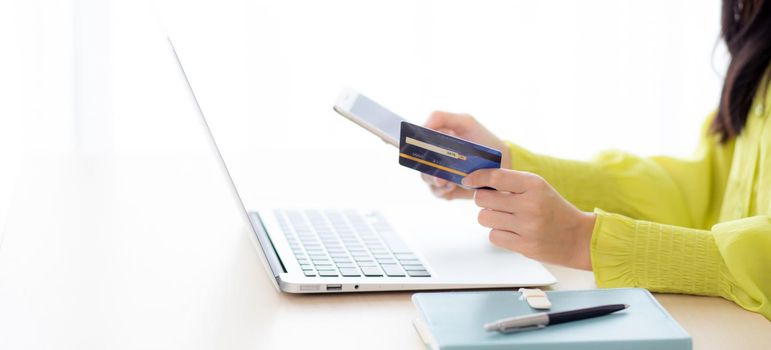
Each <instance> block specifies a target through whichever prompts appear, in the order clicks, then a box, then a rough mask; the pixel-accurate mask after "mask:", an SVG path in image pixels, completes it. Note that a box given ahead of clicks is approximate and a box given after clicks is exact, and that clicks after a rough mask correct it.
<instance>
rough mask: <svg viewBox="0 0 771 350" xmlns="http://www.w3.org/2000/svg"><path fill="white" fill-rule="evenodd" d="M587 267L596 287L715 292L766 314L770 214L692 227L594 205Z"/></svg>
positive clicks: (770, 291) (770, 307)
mask: <svg viewBox="0 0 771 350" xmlns="http://www.w3.org/2000/svg"><path fill="white" fill-rule="evenodd" d="M595 213H596V214H597V222H596V224H595V227H594V231H593V233H592V241H591V258H592V269H593V270H594V275H595V278H596V280H597V285H598V286H599V287H642V288H647V289H650V290H652V291H656V292H666V293H686V294H698V295H708V296H720V297H723V298H725V299H728V300H732V301H734V302H736V303H737V304H739V305H740V306H742V307H744V308H746V309H748V310H751V311H755V312H759V313H761V314H763V316H765V317H766V318H768V319H771V304H769V297H770V296H771V254H769V253H770V252H771V219H769V218H768V217H752V218H746V219H741V220H734V221H730V222H726V223H722V224H718V225H715V226H713V227H712V229H711V230H697V229H690V228H685V227H677V226H672V225H665V224H659V223H653V222H649V221H642V220H634V219H631V218H628V217H626V216H623V215H618V214H610V213H606V212H604V211H602V210H599V209H598V210H595Z"/></svg>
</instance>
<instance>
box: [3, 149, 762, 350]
mask: <svg viewBox="0 0 771 350" xmlns="http://www.w3.org/2000/svg"><path fill="white" fill-rule="evenodd" d="M209 165H210V163H208V162H202V161H200V159H197V158H195V157H193V158H186V157H156V158H148V157H135V158H128V157H123V158H118V159H116V158H105V157H69V156H67V157H63V156H55V157H54V156H52V157H30V158H28V160H27V163H26V165H25V167H24V169H23V170H22V180H21V183H20V184H19V186H18V187H17V189H16V190H17V191H16V196H15V198H14V200H13V202H12V206H11V212H10V213H9V221H8V223H7V230H6V232H5V235H4V240H3V242H2V246H0V348H2V349H53V348H56V349H268V348H301V347H304V348H309V347H312V346H319V347H322V348H331V347H333V346H334V347H335V348H338V349H347V348H362V347H366V348H383V349H394V348H397V349H419V348H421V347H422V344H421V343H420V341H419V339H418V337H417V335H416V333H415V331H414V330H413V328H412V324H411V321H412V319H413V318H414V317H415V310H414V309H413V306H412V304H411V302H410V293H377V294H346V295H303V296H296V295H287V294H282V293H279V292H277V291H276V290H275V289H274V288H273V286H272V285H271V282H270V280H269V279H268V276H267V275H266V273H265V271H264V269H263V266H262V265H261V262H260V261H259V260H258V256H257V254H256V253H255V252H254V251H253V248H252V246H251V244H250V242H249V239H248V237H247V236H246V232H245V230H244V229H243V227H242V226H241V225H240V222H239V218H240V217H239V216H238V215H239V214H238V211H236V210H234V209H235V207H234V205H233V202H232V201H231V200H230V197H229V195H228V193H227V188H226V187H225V184H224V181H223V180H222V178H221V177H220V176H219V174H218V173H217V171H216V168H213V167H211V166H209ZM550 269H551V271H552V272H553V273H554V274H555V275H556V276H557V278H558V279H559V281H560V282H559V284H557V285H556V286H555V287H554V288H555V289H585V288H593V287H594V281H593V277H592V275H591V273H588V272H582V271H575V270H570V269H566V268H561V267H550ZM657 298H658V300H659V301H660V302H661V303H662V304H663V305H664V306H665V307H666V308H667V310H669V312H671V313H672V315H673V316H674V317H675V319H677V321H678V322H680V324H682V325H683V327H685V329H686V330H687V331H688V332H689V333H690V334H691V335H692V336H693V339H694V345H695V346H694V348H695V349H728V348H735V349H761V348H768V345H769V344H771V323H770V322H769V321H767V320H765V319H764V318H763V317H761V316H760V315H757V314H754V313H751V312H748V311H745V310H743V309H741V308H739V307H738V306H736V305H734V304H733V303H731V302H728V301H725V300H722V299H718V298H706V297H694V296H682V295H657Z"/></svg>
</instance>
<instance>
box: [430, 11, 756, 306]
mask: <svg viewBox="0 0 771 350" xmlns="http://www.w3.org/2000/svg"><path fill="white" fill-rule="evenodd" d="M722 36H723V39H724V40H725V42H726V44H727V46H728V49H729V51H730V54H731V62H730V64H729V66H728V71H727V74H726V78H725V82H724V85H723V91H722V96H721V99H720V102H719V107H718V110H717V111H716V112H715V113H714V115H712V116H710V117H709V118H708V120H707V122H706V123H705V125H704V127H703V128H702V130H701V135H702V138H701V142H700V146H699V148H698V151H697V153H696V155H695V156H694V157H693V158H692V159H673V158H669V157H651V158H641V157H636V156H634V155H630V154H625V153H620V152H608V153H604V154H601V155H600V156H599V157H597V158H596V159H594V160H593V161H591V162H579V161H570V160H563V159H557V158H553V157H548V156H543V155H537V154H534V153H531V152H529V151H527V150H525V149H524V148H521V147H519V146H517V145H514V144H511V143H504V142H503V141H501V140H500V139H499V138H497V137H496V136H495V135H494V134H492V133H491V132H490V131H488V130H487V129H485V128H484V127H483V126H482V125H480V124H478V123H477V122H476V121H475V120H474V119H473V118H472V117H471V116H469V115H463V114H452V113H446V112H435V113H433V114H432V115H431V117H430V118H429V120H428V122H427V123H426V126H427V127H429V128H433V129H437V130H440V131H443V132H446V133H450V134H455V135H457V136H459V137H462V138H465V139H469V140H473V141H476V142H478V143H481V144H485V145H488V146H490V147H494V148H498V149H501V150H504V161H503V164H502V166H503V168H502V169H485V170H479V171H476V172H474V173H472V174H470V175H469V176H467V177H466V178H465V179H464V180H463V183H464V185H467V186H469V187H483V186H488V187H492V188H495V189H497V191H495V190H481V189H480V190H476V191H473V190H469V189H466V188H463V187H459V186H455V185H453V184H452V183H448V182H447V181H444V180H441V179H437V178H433V177H428V176H424V180H425V181H426V182H427V183H428V184H429V185H430V187H431V189H432V191H433V192H434V193H435V194H436V195H438V196H440V197H442V198H447V199H454V198H472V197H473V199H474V201H475V202H476V204H477V205H478V206H480V207H481V208H482V210H481V211H480V212H479V223H480V224H482V225H483V226H485V227H488V228H490V241H491V242H492V243H493V244H495V245H497V246H500V247H503V248H506V249H510V250H513V251H517V252H520V253H522V254H524V255H526V256H529V257H532V258H535V259H538V260H542V261H545V262H549V263H556V264H561V265H566V266H570V267H575V268H581V269H586V270H593V271H594V275H595V277H596V280H597V285H598V286H600V287H629V286H637V287H644V288H648V289H650V290H653V291H658V292H671V293H688V294H700V295H710V296H721V297H723V298H726V299H729V300H732V301H734V302H736V303H737V304H739V305H741V306H742V307H744V308H746V309H748V310H751V311H755V312H759V313H761V314H762V315H763V316H765V317H766V318H768V319H771V121H767V120H768V119H769V118H771V117H770V116H769V115H770V114H771V89H770V88H769V86H768V85H769V74H771V73H769V72H770V70H769V68H768V67H769V62H770V60H771V1H769V0H743V1H742V0H724V1H723V14H722Z"/></svg>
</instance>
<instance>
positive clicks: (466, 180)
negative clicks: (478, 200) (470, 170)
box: [460, 176, 471, 186]
mask: <svg viewBox="0 0 771 350" xmlns="http://www.w3.org/2000/svg"><path fill="white" fill-rule="evenodd" d="M460 183H462V184H463V185H464V186H470V185H471V180H470V179H469V178H468V176H467V177H464V178H463V179H462V180H460Z"/></svg>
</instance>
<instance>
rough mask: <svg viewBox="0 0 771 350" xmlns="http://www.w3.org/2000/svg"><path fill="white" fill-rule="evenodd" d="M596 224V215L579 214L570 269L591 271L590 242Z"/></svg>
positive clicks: (588, 213)
mask: <svg viewBox="0 0 771 350" xmlns="http://www.w3.org/2000/svg"><path fill="white" fill-rule="evenodd" d="M596 223H597V214H595V213H592V212H581V215H580V216H579V219H578V226H577V227H576V231H575V237H576V240H575V243H574V246H573V248H574V251H573V252H574V254H573V261H572V263H571V265H572V266H571V267H574V268H578V269H582V270H589V271H591V270H592V257H591V253H592V252H591V242H592V233H593V232H594V225H595V224H596Z"/></svg>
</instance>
